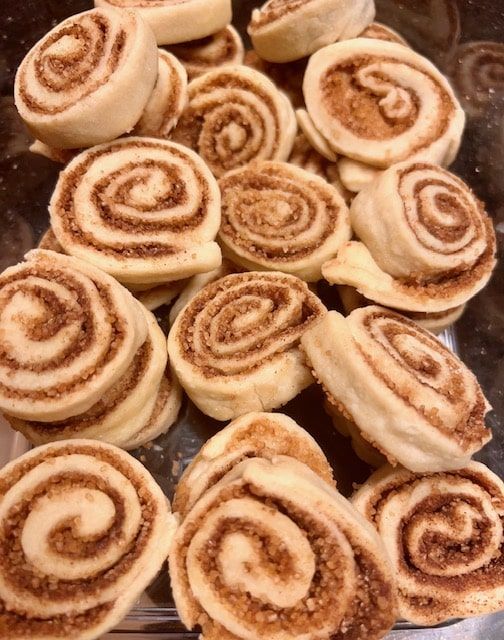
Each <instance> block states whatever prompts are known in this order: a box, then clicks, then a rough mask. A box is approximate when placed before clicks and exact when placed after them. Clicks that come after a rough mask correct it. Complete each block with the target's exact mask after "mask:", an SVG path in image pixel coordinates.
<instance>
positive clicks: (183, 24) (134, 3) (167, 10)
mask: <svg viewBox="0 0 504 640" xmlns="http://www.w3.org/2000/svg"><path fill="white" fill-rule="evenodd" d="M94 3H95V6H97V7H114V8H116V9H134V10H135V11H136V12H138V13H139V14H140V15H141V16H142V18H143V19H144V20H145V21H146V22H147V23H148V25H149V26H150V28H151V29H152V31H153V32H154V35H155V37H156V41H157V43H158V44H173V43H175V42H186V41H187V40H196V39H197V38H205V37H206V36H209V35H210V34H212V33H215V32H216V31H219V29H222V28H224V27H225V26H226V25H227V24H228V23H229V22H231V17H232V11H231V0H94Z"/></svg>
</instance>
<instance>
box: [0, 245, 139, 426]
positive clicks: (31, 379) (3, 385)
mask: <svg viewBox="0 0 504 640" xmlns="http://www.w3.org/2000/svg"><path fill="white" fill-rule="evenodd" d="M146 336H147V323H146V320H145V316H144V314H143V313H142V307H141V306H140V305H139V304H138V303H137V302H136V301H135V300H134V298H133V297H132V296H131V294H130V293H129V292H128V291H127V290H126V289H124V288H123V287H121V286H120V285H119V284H118V283H117V282H116V281H115V280H114V279H113V278H111V277H110V276H107V275H106V274H104V273H102V272H100V271H99V270H98V269H94V268H93V267H91V266H90V265H88V264H86V263H84V262H81V261H80V260H76V259H74V258H69V257H67V256H62V255H59V254H57V253H54V252H52V251H42V250H34V251H31V252H30V253H28V254H27V261H26V262H24V263H21V264H19V265H16V266H14V267H10V268H8V269H6V270H5V271H4V272H3V274H2V275H1V276H0V408H1V410H2V411H5V413H7V414H9V415H12V416H15V417H18V418H23V419H27V420H38V421H44V422H48V421H51V420H61V419H65V418H68V417H70V416H73V415H77V414H78V413H82V412H83V411H86V410H87V409H89V408H90V407H91V406H92V405H93V404H95V403H96V402H97V400H98V399H99V398H100V396H101V395H102V394H103V393H104V392H105V391H106V390H107V389H108V388H110V387H111V386H112V385H113V384H114V383H115V382H116V381H117V380H118V379H119V378H120V377H121V376H122V375H123V374H124V373H125V372H126V370H127V369H128V367H129V365H130V363H131V360H132V358H133V357H134V354H135V353H136V351H137V350H138V349H139V347H140V345H141V344H142V343H143V342H144V341H145V339H146Z"/></svg>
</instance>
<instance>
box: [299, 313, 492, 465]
mask: <svg viewBox="0 0 504 640" xmlns="http://www.w3.org/2000/svg"><path fill="white" fill-rule="evenodd" d="M301 344H302V348H303V349H304V350H305V352H306V355H307V358H308V361H309V362H310V363H311V365H312V367H313V369H314V372H315V376H316V378H317V379H318V381H319V382H320V383H321V384H322V385H323V386H324V388H325V389H326V390H327V392H328V393H329V394H330V395H331V396H332V397H333V398H334V399H335V401H336V402H337V403H339V404H340V405H341V406H342V408H343V409H344V411H345V413H346V415H348V416H349V417H350V418H351V419H352V420H353V422H355V424H356V425H357V427H358V428H359V429H360V430H361V431H362V433H363V435H364V437H365V438H366V440H368V441H369V442H371V444H375V445H376V446H377V448H378V449H379V450H380V451H382V452H383V453H384V454H385V455H386V456H387V457H388V459H389V460H390V461H391V462H393V463H396V462H400V463H401V464H402V465H403V466H405V467H406V468H408V469H411V470H412V471H418V472H425V471H438V470H445V469H456V468H460V467H462V466H464V465H465V464H467V462H468V461H469V459H470V457H471V456H472V454H473V453H475V452H476V451H478V450H479V449H481V447H482V446H483V445H484V444H486V442H488V440H489V439H490V437H491V436H490V432H489V430H488V429H487V428H486V427H485V423H484V416H485V413H486V412H487V411H488V404H487V403H486V400H485V397H484V396H483V393H482V391H481V388H480V386H479V384H478V382H477V380H476V378H475V377H474V375H473V374H472V373H471V372H470V371H469V369H467V368H466V367H465V365H464V364H463V363H462V362H461V361H460V360H459V359H458V358H457V357H456V356H455V355H454V354H453V353H452V352H451V351H450V350H449V349H447V348H446V347H445V346H444V345H443V344H442V343H441V342H439V341H438V340H437V339H436V338H435V337H434V336H433V335H432V334H430V333H429V332H427V331H425V330H424V329H422V328H421V327H419V326H418V325H417V324H415V323H414V322H412V321H410V320H408V319H407V318H404V317H403V316H400V315H398V314H396V313H394V312H392V311H390V310H388V309H383V308H381V307H376V306H369V307H364V308H362V309H356V310H355V311H353V312H352V313H351V314H350V315H349V316H347V317H346V318H344V317H343V316H341V315H340V314H339V313H337V312H336V311H331V312H329V314H327V315H326V316H325V317H324V318H323V319H322V321H321V322H319V323H317V324H316V325H315V326H313V327H311V328H310V329H308V331H307V332H306V333H305V334H304V335H303V337H302V338H301ZM357 389H358V391H357Z"/></svg>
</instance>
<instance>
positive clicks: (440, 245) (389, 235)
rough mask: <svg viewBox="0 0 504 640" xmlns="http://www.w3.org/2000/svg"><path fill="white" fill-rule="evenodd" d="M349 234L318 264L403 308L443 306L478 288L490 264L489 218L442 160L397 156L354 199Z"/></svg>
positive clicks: (334, 277)
mask: <svg viewBox="0 0 504 640" xmlns="http://www.w3.org/2000/svg"><path fill="white" fill-rule="evenodd" d="M350 218H351V222H352V227H353V229H354V230H355V232H356V234H357V235H358V236H359V238H360V239H361V240H362V242H363V243H364V245H365V246H363V245H360V244H359V243H356V242H351V243H349V244H348V245H346V246H345V247H343V248H342V250H341V252H340V253H339V254H338V255H337V257H336V258H335V259H334V260H333V261H330V262H328V263H326V264H325V265H324V266H323V269H322V272H323V274H324V277H325V278H326V279H327V280H329V282H331V283H333V284H349V285H352V286H354V287H356V288H357V289H358V290H359V291H360V292H361V293H362V294H363V295H365V296H366V297H367V298H369V299H371V300H374V301H376V302H379V303H381V304H385V305H387V306H391V307H394V308H396V309H404V310H406V311H419V312H441V311H446V310H448V309H451V308H454V307H457V306H460V305H462V304H464V303H465V302H467V301H468V300H469V299H470V298H472V297H473V296H474V295H475V294H476V293H477V292H478V291H480V290H481V289H482V288H483V287H484V286H485V285H486V284H487V282H488V280H489V279H490V276H491V275H492V270H493V268H494V266H495V251H496V240H495V233H494V230H493V225H492V221H491V219H490V218H489V216H488V215H487V214H486V213H485V211H484V209H483V206H482V204H481V202H479V201H478V199H477V198H476V196H475V195H474V194H473V192H472V191H471V190H470V189H469V187H468V186H467V185H466V184H465V183H464V182H463V181H462V180H460V179H459V178H457V177H456V176H455V175H453V174H451V173H449V172H448V171H445V170H444V169H442V168H441V167H438V166H436V165H431V164H427V163H420V162H405V163H400V164H397V165H395V166H393V167H391V168H390V169H388V170H387V171H385V172H384V173H383V174H382V175H381V176H380V177H379V178H378V179H376V180H374V181H373V183H372V184H371V185H369V186H368V187H366V188H365V189H364V190H363V191H361V192H360V193H359V195H358V196H357V197H356V198H355V199H354V201H353V202H352V206H351V208H350Z"/></svg>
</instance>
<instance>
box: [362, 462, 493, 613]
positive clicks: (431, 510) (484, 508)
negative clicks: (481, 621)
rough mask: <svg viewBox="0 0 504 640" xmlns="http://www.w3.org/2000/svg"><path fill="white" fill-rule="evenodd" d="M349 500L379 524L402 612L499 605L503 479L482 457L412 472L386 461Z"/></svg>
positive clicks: (485, 610) (475, 610)
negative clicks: (437, 469)
mask: <svg viewBox="0 0 504 640" xmlns="http://www.w3.org/2000/svg"><path fill="white" fill-rule="evenodd" d="M352 502H353V505H354V506H355V507H356V508H357V509H358V510H359V511H360V512H361V513H362V514H363V515H364V516H365V517H366V518H367V519H368V520H369V521H370V522H372V523H373V524H374V526H375V527H376V528H377V530H378V533H379V534H380V537H381V538H382V540H383V542H384V544H385V546H386V548H387V552H388V555H389V558H390V560H391V562H392V566H393V569H394V574H395V576H396V578H397V586H398V594H399V612H400V615H401V617H403V618H405V619H406V620H410V621H411V622H414V623H416V624H420V625H436V624H439V623H440V622H443V621H445V620H448V619H450V618H468V617H471V616H478V615H482V614H488V613H492V612H497V611H502V609H503V608H504V577H503V576H504V553H503V551H504V538H503V535H502V530H503V524H504V522H503V520H504V484H503V482H502V480H501V479H500V478H499V477H498V476H497V475H495V474H494V473H492V472H491V471H490V469H488V468H487V467H486V466H485V465H483V464H481V463H479V462H470V463H469V464H468V465H467V466H466V467H465V468H463V469H459V470H458V471H452V472H445V473H436V474H433V475H424V476H421V475H415V474H413V473H410V472H409V471H406V470H404V469H397V470H394V469H392V468H390V467H389V466H386V467H384V468H382V469H380V470H379V471H377V472H376V473H375V474H373V475H372V476H371V477H370V478H369V480H368V481H367V482H365V483H364V485H363V486H362V487H361V488H360V489H359V490H358V491H357V493H356V494H355V496H354V497H353V499H352Z"/></svg>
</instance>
